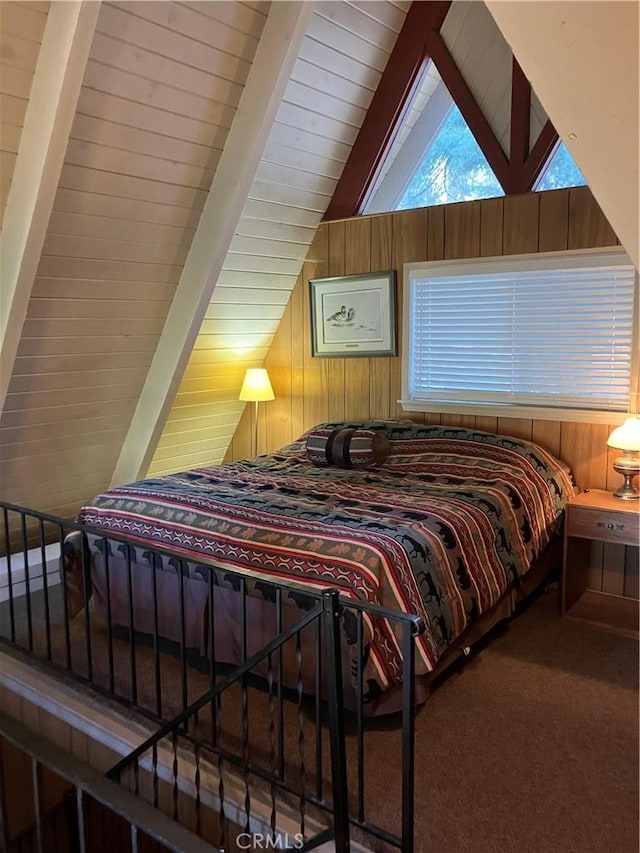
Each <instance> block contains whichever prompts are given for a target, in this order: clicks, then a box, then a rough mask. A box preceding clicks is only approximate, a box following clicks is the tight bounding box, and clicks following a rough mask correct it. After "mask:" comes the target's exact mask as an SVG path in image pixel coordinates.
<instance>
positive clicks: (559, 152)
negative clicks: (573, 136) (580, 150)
mask: <svg viewBox="0 0 640 853" xmlns="http://www.w3.org/2000/svg"><path fill="white" fill-rule="evenodd" d="M586 183H587V182H586V181H585V179H584V176H583V174H582V172H581V171H580V169H578V167H577V166H576V164H575V160H574V159H573V157H572V156H571V154H569V149H568V148H567V146H566V145H565V144H564V142H561V143H560V144H559V145H558V146H557V148H556V150H555V151H554V152H553V154H552V155H551V157H550V158H549V162H548V163H547V165H546V167H545V169H544V171H543V172H542V174H541V175H540V178H539V179H538V183H537V184H536V186H535V190H536V192H539V191H542V190H560V189H564V188H565V187H581V186H584V185H585V184H586Z"/></svg>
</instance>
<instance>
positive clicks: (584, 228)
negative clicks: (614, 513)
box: [227, 187, 637, 596]
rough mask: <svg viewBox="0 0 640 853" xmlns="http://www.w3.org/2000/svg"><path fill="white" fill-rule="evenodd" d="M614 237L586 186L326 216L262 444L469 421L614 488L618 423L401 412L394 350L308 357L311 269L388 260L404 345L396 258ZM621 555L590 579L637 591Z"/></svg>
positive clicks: (271, 361) (581, 479)
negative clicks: (340, 428) (393, 424)
mask: <svg viewBox="0 0 640 853" xmlns="http://www.w3.org/2000/svg"><path fill="white" fill-rule="evenodd" d="M618 242H619V241H618V239H617V237H616V235H615V233H614V231H613V229H612V228H611V226H610V225H609V223H608V222H607V220H606V219H605V217H604V215H603V214H602V211H601V210H600V208H599V206H598V205H597V203H596V202H595V200H594V198H593V196H592V194H591V192H590V190H589V189H588V188H587V187H576V188H573V189H569V190H556V191H552V192H544V193H529V194H526V195H521V196H511V197H507V198H494V199H487V200H484V201H473V202H465V203H460V204H451V205H444V206H439V207H431V208H421V209H418V210H408V211H400V212H397V213H388V214H381V215H378V216H369V217H357V218H354V219H349V220H342V221H338V222H330V223H325V224H323V225H322V226H321V227H320V229H319V231H318V234H317V236H316V239H315V241H314V243H313V245H312V247H311V251H310V253H309V256H308V258H307V261H306V262H305V265H304V267H303V270H302V274H301V275H300V277H299V279H298V282H297V285H296V287H295V289H294V291H293V293H292V296H291V300H290V302H289V305H288V307H287V309H286V312H285V314H284V316H283V319H282V322H281V324H280V327H279V329H278V332H277V334H276V336H275V339H274V341H273V344H272V346H271V348H270V350H269V353H268V356H267V359H266V366H267V368H268V370H269V374H270V376H271V381H272V384H273V387H274V391H275V394H276V399H275V400H274V401H273V402H270V403H263V404H261V406H260V414H259V436H260V437H259V447H258V450H259V452H261V453H264V452H268V451H271V450H274V449H276V448H277V447H280V446H282V445H284V444H286V443H288V442H290V441H293V440H295V439H296V438H297V437H298V436H300V435H301V434H302V433H303V432H304V431H305V430H306V429H309V428H310V427H312V426H313V425H314V424H316V423H320V422H322V421H333V420H341V419H343V418H369V417H371V418H385V417H409V418H411V419H412V420H414V421H416V422H419V423H423V422H424V423H443V424H451V425H460V426H469V427H471V428H477V429H482V430H489V431H492V432H499V433H503V434H505V435H515V436H520V437H523V438H526V439H531V440H533V441H535V442H537V443H539V444H541V445H543V446H544V447H546V448H547V449H548V450H549V451H551V452H552V453H554V454H555V455H556V456H559V457H560V458H561V459H563V460H564V461H566V462H567V463H568V464H569V465H570V466H571V469H572V471H573V475H574V478H575V481H576V483H577V484H578V485H579V486H580V487H581V488H598V489H610V490H612V489H614V488H616V487H617V485H618V482H619V476H618V475H617V474H616V473H615V472H614V471H613V469H612V467H611V463H612V461H613V454H612V452H611V451H608V449H607V444H606V441H607V436H608V435H609V433H610V432H611V430H612V429H613V426H614V424H611V425H607V424H585V423H571V422H562V421H546V420H545V421H542V420H530V419H524V418H523V419H520V418H500V417H485V416H483V417H475V416H469V415H445V414H440V413H439V412H437V411H434V412H429V413H416V412H412V413H408V412H405V411H404V410H403V409H402V408H401V407H400V406H399V405H398V403H397V400H398V399H399V398H400V394H401V359H400V356H399V355H398V356H397V357H395V358H347V359H341V358H312V357H311V334H310V308H309V287H308V281H309V279H310V278H314V277H315V278H319V277H323V276H333V275H350V274H357V273H366V272H374V271H377V270H386V269H395V270H396V271H397V276H398V302H397V308H398V330H399V333H400V337H399V352H400V353H401V352H402V271H403V264H405V263H408V262H411V261H420V260H424V259H428V260H441V259H443V258H447V259H448V258H470V257H484V256H493V255H510V254H518V253H523V252H546V251H558V250H562V249H586V248H595V247H603V246H612V245H617V244H618ZM250 419H251V412H250V411H249V409H247V410H246V411H245V413H244V416H243V418H242V420H241V422H240V425H239V428H238V430H237V431H236V434H235V436H234V439H233V442H232V444H231V446H230V448H229V453H228V454H227V460H231V459H240V458H243V457H246V456H248V455H250V447H251V429H250ZM609 557H611V555H610V554H609ZM625 559H626V560H627V561H629V560H632V559H633V557H632V556H629V555H627V557H626V558H625V556H624V554H618V555H617V556H616V557H615V564H616V565H617V566H618V569H617V570H616V573H615V578H614V579H613V581H612V580H611V579H608V580H607V579H606V578H605V579H604V580H598V578H594V580H593V586H594V587H595V588H601V587H602V585H603V584H604V586H605V589H607V588H608V591H614V589H612V588H611V585H612V584H613V586H614V587H615V589H616V590H619V591H620V592H622V591H623V590H624V592H625V594H632V595H634V596H637V580H636V581H634V580H633V579H632V576H633V571H628V572H626V573H625V570H624V564H625ZM636 559H637V558H636ZM602 564H603V563H602V561H600V560H596V568H595V569H594V571H595V572H596V573H597V572H602V569H601V566H602ZM635 574H636V578H637V572H636V573H635ZM625 576H626V577H625ZM607 584H609V587H607Z"/></svg>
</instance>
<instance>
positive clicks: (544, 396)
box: [404, 252, 635, 411]
mask: <svg viewBox="0 0 640 853" xmlns="http://www.w3.org/2000/svg"><path fill="white" fill-rule="evenodd" d="M408 284H409V304H408V306H407V307H408V309H409V310H408V324H407V325H408V335H409V341H408V363H405V373H406V375H405V392H404V393H405V397H406V399H408V400H412V401H425V402H430V403H431V402H441V403H451V402H460V403H465V404H468V403H477V404H497V405H511V406H514V405H515V406H535V407H551V408H558V409H590V410H609V411H626V410H627V407H628V404H629V393H630V377H631V360H632V353H633V346H634V343H633V323H634V318H633V312H634V288H635V270H634V267H633V265H632V264H631V263H630V261H629V260H628V258H627V257H626V255H622V254H621V253H619V252H614V253H602V254H593V253H563V254H562V255H560V254H559V253H553V254H552V255H537V256H527V257H509V258H504V259H495V258H494V259H491V260H490V261H483V260H478V261H473V262H462V263H460V262H457V263H452V264H425V265H424V266H423V268H420V267H419V265H416V264H412V265H411V269H410V272H409V277H408Z"/></svg>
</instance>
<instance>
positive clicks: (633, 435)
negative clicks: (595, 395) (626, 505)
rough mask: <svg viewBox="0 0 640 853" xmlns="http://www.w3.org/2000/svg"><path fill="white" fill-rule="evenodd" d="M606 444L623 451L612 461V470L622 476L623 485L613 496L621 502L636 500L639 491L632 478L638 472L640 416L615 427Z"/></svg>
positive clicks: (639, 461) (639, 466)
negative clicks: (620, 499)
mask: <svg viewBox="0 0 640 853" xmlns="http://www.w3.org/2000/svg"><path fill="white" fill-rule="evenodd" d="M607 444H608V445H609V447H615V448H616V449H617V450H622V451H623V454H622V456H618V458H617V459H616V460H615V461H614V463H613V470H614V471H617V472H618V474H622V476H623V477H624V483H623V484H622V485H621V486H620V488H619V489H616V491H615V492H614V493H613V494H614V495H615V496H616V497H617V498H622V499H623V500H637V499H638V498H640V491H638V489H637V488H636V487H635V486H634V485H633V478H634V477H635V476H636V474H638V473H639V472H640V415H635V416H634V417H630V418H627V419H626V420H625V422H624V423H623V424H622V426H619V427H616V429H614V431H613V432H612V433H611V435H610V436H609V438H608V439H607Z"/></svg>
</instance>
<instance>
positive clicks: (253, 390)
mask: <svg viewBox="0 0 640 853" xmlns="http://www.w3.org/2000/svg"><path fill="white" fill-rule="evenodd" d="M275 398H276V396H275V394H274V393H273V388H272V387H271V381H270V379H269V374H268V373H267V371H266V369H265V368H264V367H248V368H247V372H246V373H245V375H244V382H243V383H242V388H241V389H240V397H239V398H238V399H239V400H245V401H247V402H250V403H253V404H254V407H253V455H254V456H257V455H258V403H262V402H265V401H266V400H275Z"/></svg>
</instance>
